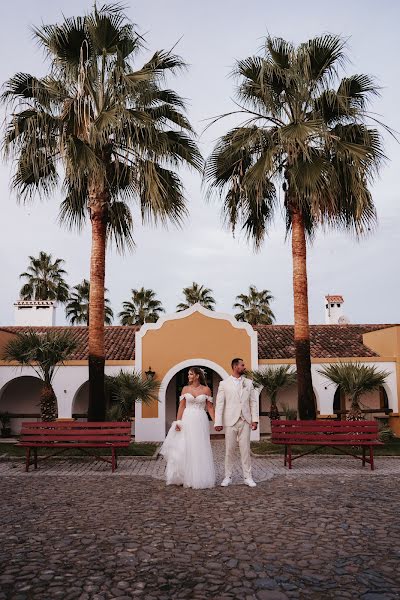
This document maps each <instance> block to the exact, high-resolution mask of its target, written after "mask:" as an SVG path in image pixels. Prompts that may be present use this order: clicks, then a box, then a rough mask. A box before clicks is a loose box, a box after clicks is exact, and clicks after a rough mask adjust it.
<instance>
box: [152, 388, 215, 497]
mask: <svg viewBox="0 0 400 600" xmlns="http://www.w3.org/2000/svg"><path fill="white" fill-rule="evenodd" d="M183 399H185V400H186V407H185V410H184V411H183V416H182V426H181V431H176V429H175V426H176V421H174V422H173V423H172V425H171V428H170V430H169V431H168V434H167V437H166V438H165V441H164V443H163V445H162V446H161V449H160V454H161V455H162V456H164V458H165V459H166V461H167V468H166V471H165V477H166V483H167V485H183V486H184V487H191V488H195V489H203V488H211V487H214V486H215V467H214V459H213V454H212V450H211V442H210V426H209V421H208V417H207V413H206V401H207V400H208V401H209V402H212V398H211V396H207V395H206V394H200V395H199V396H196V397H195V396H193V395H192V394H189V393H187V394H184V395H183V396H181V397H180V398H179V400H180V401H181V400H183Z"/></svg>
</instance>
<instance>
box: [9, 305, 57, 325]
mask: <svg viewBox="0 0 400 600" xmlns="http://www.w3.org/2000/svg"><path fill="white" fill-rule="evenodd" d="M14 306H15V324H16V325H22V326H25V325H28V326H30V327H53V326H54V325H55V324H56V308H57V303H56V302H53V300H19V301H18V302H15V303H14Z"/></svg>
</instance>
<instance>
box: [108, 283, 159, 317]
mask: <svg viewBox="0 0 400 600" xmlns="http://www.w3.org/2000/svg"><path fill="white" fill-rule="evenodd" d="M122 307H123V310H122V311H121V312H120V313H119V315H118V316H119V318H120V320H121V325H143V324H144V323H155V322H156V321H158V319H159V317H160V314H161V313H163V312H165V310H164V308H163V306H162V304H161V302H160V301H159V300H157V297H156V294H155V292H154V291H153V290H145V289H144V287H142V288H141V289H140V290H132V298H131V300H130V301H128V302H123V304H122Z"/></svg>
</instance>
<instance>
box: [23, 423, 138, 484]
mask: <svg viewBox="0 0 400 600" xmlns="http://www.w3.org/2000/svg"><path fill="white" fill-rule="evenodd" d="M130 442H131V423H130V422H121V423H119V422H101V423H96V422H92V421H91V422H88V423H86V422H82V421H51V422H48V421H37V422H34V423H30V422H26V423H22V429H21V435H20V439H19V443H18V445H19V446H24V447H25V448H26V462H25V469H26V471H29V467H30V465H31V464H33V465H34V466H35V469H37V463H38V455H37V451H38V448H53V449H55V450H56V452H53V453H52V454H49V455H47V456H43V457H41V459H40V460H45V459H46V458H50V457H52V456H56V455H57V454H61V453H62V452H65V451H66V450H70V449H71V448H80V449H81V450H83V451H84V452H85V453H86V454H89V456H94V457H95V458H98V459H100V460H103V461H105V462H108V463H111V469H112V472H114V471H115V469H116V468H117V466H118V455H117V449H118V448H126V447H127V446H129V444H130ZM89 448H91V449H96V448H110V449H111V459H108V458H106V457H103V456H100V455H99V454H98V453H96V452H95V453H93V454H92V453H91V452H89V451H88V449H89ZM31 450H33V460H32V461H31Z"/></svg>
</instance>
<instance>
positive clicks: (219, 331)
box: [0, 305, 400, 441]
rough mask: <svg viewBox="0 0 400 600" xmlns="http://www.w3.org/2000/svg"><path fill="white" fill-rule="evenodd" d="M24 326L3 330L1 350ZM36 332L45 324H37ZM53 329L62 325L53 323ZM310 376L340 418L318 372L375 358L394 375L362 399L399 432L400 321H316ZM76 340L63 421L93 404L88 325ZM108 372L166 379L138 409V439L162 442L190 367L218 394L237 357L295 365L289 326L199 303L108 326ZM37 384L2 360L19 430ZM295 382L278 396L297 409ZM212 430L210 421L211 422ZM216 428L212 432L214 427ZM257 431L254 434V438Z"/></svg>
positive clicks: (62, 386)
mask: <svg viewBox="0 0 400 600" xmlns="http://www.w3.org/2000/svg"><path fill="white" fill-rule="evenodd" d="M26 329H27V327H26V326H19V327H3V328H0V349H1V347H2V346H4V344H5V343H6V341H7V340H8V339H9V338H10V337H11V336H13V335H15V334H16V333H17V332H18V331H21V330H26ZM36 329H38V330H39V331H43V330H45V329H47V327H43V326H39V327H36ZM52 329H63V330H64V329H65V328H59V327H52ZM310 329H311V355H312V376H313V386H314V394H315V400H316V404H317V409H318V412H319V415H320V416H328V415H329V416H332V417H334V416H336V414H337V413H338V412H340V411H344V410H346V408H348V406H346V400H345V399H344V398H343V395H341V393H340V390H336V389H335V387H334V386H333V385H332V384H330V383H329V381H327V380H326V379H325V378H324V377H322V376H321V375H320V374H319V373H318V369H319V368H320V366H321V365H322V364H327V363H333V362H337V361H354V362H362V363H370V364H371V363H372V364H375V365H376V366H377V367H378V368H382V369H385V370H386V371H388V372H389V376H388V377H387V380H386V383H385V386H384V387H383V388H382V389H380V390H379V391H378V392H376V393H374V394H370V395H368V396H366V397H364V398H363V403H364V404H365V405H366V406H367V407H368V408H369V409H371V410H372V411H378V412H373V413H371V415H370V418H373V417H375V416H384V415H385V414H389V412H390V417H389V421H390V424H391V426H392V427H393V429H394V430H395V431H396V432H397V433H398V434H400V426H399V416H398V412H399V410H398V398H399V391H400V389H399V382H400V326H398V325H383V324H379V325H353V324H352V325H350V324H341V325H338V324H330V325H311V328H310ZM68 330H69V331H70V332H71V334H72V335H73V336H74V337H75V339H76V341H77V350H76V353H75V356H74V360H71V361H69V362H68V363H67V364H66V365H65V366H63V367H61V368H60V369H59V370H58V372H57V375H56V377H55V381H54V389H55V392H56V395H57V399H58V415H59V417H60V418H71V417H72V416H75V417H76V418H84V416H85V412H86V410H87V402H88V382H87V376H88V371H87V328H86V327H68ZM105 338H106V373H109V374H111V373H116V372H118V371H119V370H120V369H121V368H122V369H125V370H128V371H129V370H131V371H133V370H136V371H139V372H143V373H144V372H146V371H153V372H154V373H155V377H156V378H157V379H158V380H159V381H160V382H161V387H160V392H159V398H158V402H154V403H153V404H152V405H151V406H141V405H140V404H138V405H137V406H136V414H135V436H136V439H137V440H138V441H144V440H146V441H151V440H154V441H160V440H163V439H164V436H165V433H166V430H167V428H168V427H169V424H170V423H171V422H172V421H173V420H174V417H175V413H176V407H177V398H178V397H179V393H180V390H181V388H182V386H183V385H184V384H185V382H186V378H187V371H188V368H189V367H190V366H193V365H198V366H202V367H205V368H206V369H207V372H208V375H209V383H210V385H211V387H212V391H213V394H214V395H215V394H216V391H217V387H218V383H219V381H220V380H221V378H225V377H227V376H228V375H229V373H230V362H231V360H232V358H234V357H235V356H238V357H241V358H243V359H244V361H245V363H246V366H247V367H248V368H249V369H258V368H262V367H263V366H265V365H282V364H285V365H286V364H293V365H294V363H295V348H294V338H293V326H292V325H260V326H256V327H252V326H250V325H249V324H248V323H241V322H238V321H236V320H235V318H234V317H233V316H232V315H229V314H221V313H216V312H212V311H209V310H206V309H204V308H203V307H202V306H200V305H195V306H192V307H191V308H189V309H188V310H185V311H183V312H179V313H176V314H172V315H169V316H165V317H163V318H161V319H159V321H158V322H157V323H154V324H146V325H144V326H142V327H141V328H136V327H126V326H108V327H106V336H105ZM39 388H40V382H39V380H38V379H37V378H36V377H35V374H34V372H33V370H32V369H29V368H23V369H21V368H20V367H18V366H17V365H14V366H13V365H11V366H10V365H9V364H7V363H4V362H0V411H1V412H2V411H8V412H9V413H11V414H12V419H13V421H12V428H13V429H14V431H15V432H18V429H19V426H20V423H21V420H23V419H26V418H37V417H38V416H39V415H38V406H37V398H38V391H39ZM296 402H297V394H296V389H295V386H294V387H293V388H292V389H288V390H285V391H284V392H282V394H281V395H280V396H278V404H279V405H280V406H281V407H282V406H283V405H286V406H287V407H289V408H296ZM259 405H260V425H261V427H260V430H261V433H267V432H268V431H269V418H268V417H267V416H266V415H265V414H264V413H266V412H267V410H268V409H269V401H268V398H267V397H266V394H265V392H263V391H261V394H260V402H259ZM210 428H211V425H210ZM211 430H212V429H211ZM258 435H259V432H257V433H256V434H255V437H257V436H258Z"/></svg>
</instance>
